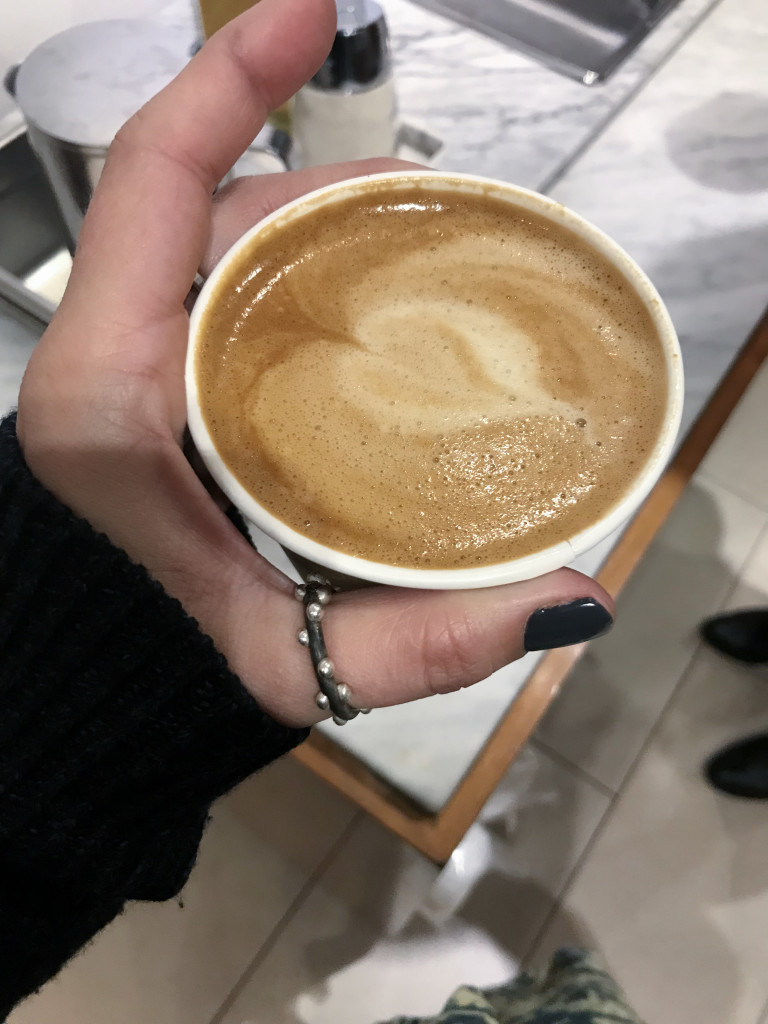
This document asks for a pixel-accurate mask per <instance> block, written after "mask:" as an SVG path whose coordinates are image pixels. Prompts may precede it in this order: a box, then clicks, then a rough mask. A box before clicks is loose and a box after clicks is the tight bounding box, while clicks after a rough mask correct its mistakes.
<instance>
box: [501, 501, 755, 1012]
mask: <svg viewBox="0 0 768 1024" xmlns="http://www.w3.org/2000/svg"><path fill="white" fill-rule="evenodd" d="M724 490H725V488H724ZM766 533H768V524H766V525H765V526H763V527H762V529H761V530H760V532H759V533H758V535H757V539H756V540H755V542H754V543H753V544H752V546H751V547H750V549H749V551H748V552H747V554H746V555H745V556H744V558H743V560H742V562H741V564H740V566H739V569H738V572H736V573H735V574H734V578H733V582H732V583H731V586H730V587H728V589H727V591H726V594H725V596H724V597H723V600H722V601H721V603H720V604H719V605H718V607H717V610H716V612H715V614H717V612H718V611H720V610H721V609H722V608H723V607H724V606H725V604H726V603H727V602H728V599H729V597H730V596H731V594H733V592H734V591H735V590H736V588H737V587H738V586H739V583H740V582H741V577H742V575H743V573H744V569H745V568H746V566H747V564H748V563H749V561H750V560H751V558H752V556H753V555H754V553H755V552H756V551H757V549H758V547H759V545H760V543H761V541H762V539H763V535H764V534H766ZM702 650H704V641H703V640H699V642H698V643H697V644H696V645H695V647H694V648H693V652H692V654H691V657H690V658H689V659H688V663H687V664H686V666H685V668H684V669H683V671H682V672H681V673H680V677H679V678H678V680H677V682H676V683H675V685H674V687H673V688H672V692H671V693H670V695H669V697H668V698H667V700H666V701H665V703H664V706H663V707H662V709H661V711H660V712H659V714H658V716H657V718H656V721H655V722H654V723H653V725H652V726H651V729H650V730H649V732H648V735H647V736H646V738H645V740H644V742H643V745H642V746H641V748H640V750H639V751H638V753H637V755H636V756H635V758H634V760H633V761H632V763H631V765H630V766H629V768H628V770H627V772H626V773H625V775H624V778H623V779H622V780H621V784H620V786H619V788H618V790H617V791H616V793H615V794H613V796H612V797H611V800H610V803H609V804H608V806H607V807H606V809H605V813H604V814H603V816H602V817H601V818H600V821H599V822H598V823H597V825H596V826H595V829H594V831H593V833H592V835H591V836H590V837H589V839H588V840H587V843H586V845H585V847H584V849H583V851H582V853H581V856H580V857H578V858H577V860H576V863H575V864H574V866H573V868H572V869H571V871H570V872H569V873H568V876H567V878H566V879H565V882H564V883H563V885H562V887H561V889H560V892H559V893H558V895H557V897H556V898H555V900H554V902H553V904H552V906H551V908H550V910H549V912H548V914H547V915H546V917H545V918H544V921H543V923H542V925H541V927H540V928H539V930H538V931H537V932H536V935H535V937H534V939H533V941H532V942H531V944H530V946H529V947H528V952H527V953H526V954H525V955H524V956H523V957H522V959H521V966H523V967H527V966H529V964H530V961H531V958H532V957H534V956H535V955H536V952H537V950H538V948H539V947H540V945H541V942H542V940H543V938H544V936H545V934H546V932H547V929H548V928H549V925H550V924H551V923H552V921H553V920H554V918H555V915H556V914H557V912H558V911H559V909H560V907H561V906H562V903H563V900H564V899H565V898H566V897H567V895H568V893H569V892H570V890H571V888H572V887H573V884H574V882H575V881H576V878H577V876H578V874H579V872H580V871H581V869H582V868H583V867H584V865H585V864H586V861H587V857H588V856H589V855H590V854H591V852H592V849H593V847H594V846H595V844H596V842H597V840H598V839H599V838H600V836H601V835H602V834H603V833H604V831H605V829H606V828H607V827H608V824H609V821H610V819H611V818H612V817H613V811H614V808H615V807H616V804H617V803H618V801H619V799H620V797H621V796H622V794H623V792H624V790H625V789H626V787H627V785H628V783H629V782H630V781H631V780H632V778H633V777H634V775H635V774H636V773H637V771H638V769H639V767H640V763H641V761H642V760H643V758H644V757H645V754H646V753H647V751H648V748H649V747H650V745H651V743H652V742H653V740H654V739H655V738H656V736H657V735H658V732H659V729H660V728H661V724H662V721H663V720H664V718H665V717H666V714H667V712H668V711H669V709H670V708H671V707H672V706H673V704H674V702H675V701H676V699H677V697H678V694H679V693H680V691H681V689H682V688H683V686H684V685H685V683H686V681H687V679H688V677H689V676H690V674H691V672H692V671H693V666H694V664H695V662H696V659H697V657H698V655H699V654H700V653H701V651H702ZM564 760H567V759H564ZM584 774H585V775H587V777H590V776H589V775H588V773H587V772H584ZM764 1011H768V1002H767V1003H766V1005H765V1007H764ZM756 1024H768V1015H766V1014H765V1012H764V1015H763V1017H758V1019H757V1021H756Z"/></svg>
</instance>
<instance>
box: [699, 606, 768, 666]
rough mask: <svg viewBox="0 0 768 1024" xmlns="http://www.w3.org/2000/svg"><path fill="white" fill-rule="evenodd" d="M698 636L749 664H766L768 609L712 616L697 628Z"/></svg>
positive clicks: (767, 654)
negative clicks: (698, 630) (699, 633)
mask: <svg viewBox="0 0 768 1024" xmlns="http://www.w3.org/2000/svg"><path fill="white" fill-rule="evenodd" d="M700 630H701V635H702V636H703V637H704V639H705V640H706V641H707V643H708V644H710V645H711V646H712V647H714V648H715V650H716V651H720V652H721V653H722V654H728V655H730V657H731V658H737V659H738V660H739V661H744V662H746V663H747V664H749V665H759V664H760V663H761V662H766V663H768V608H747V609H746V610H744V611H741V612H730V613H728V614H727V615H715V616H714V618H712V619H705V620H704V622H702V624H701V626H700Z"/></svg>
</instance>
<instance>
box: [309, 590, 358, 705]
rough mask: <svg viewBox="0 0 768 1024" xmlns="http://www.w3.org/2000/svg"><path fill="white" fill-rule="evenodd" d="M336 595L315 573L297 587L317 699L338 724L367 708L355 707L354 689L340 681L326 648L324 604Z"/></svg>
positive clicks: (318, 703)
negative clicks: (301, 605) (316, 689)
mask: <svg viewBox="0 0 768 1024" xmlns="http://www.w3.org/2000/svg"><path fill="white" fill-rule="evenodd" d="M332 597H333V588H332V587H331V585H330V583H329V582H328V580H326V579H323V577H322V576H320V575H318V574H316V573H312V574H310V575H309V576H308V577H307V582H306V583H304V584H302V585H300V586H298V587H297V588H296V598H297V599H298V600H299V601H301V602H302V603H303V605H304V629H302V630H301V631H300V632H299V635H298V637H297V639H298V641H299V643H300V644H301V645H302V647H307V648H309V654H310V657H311V658H312V667H313V668H314V670H315V676H316V678H317V684H318V686H319V687H320V691H319V693H318V694H317V698H316V703H317V706H318V707H319V708H320V710H321V711H330V712H331V714H332V716H333V720H334V722H335V723H336V725H346V723H347V722H350V721H351V720H352V719H353V718H357V716H358V715H359V714H363V715H367V714H368V711H369V709H368V708H356V707H355V706H354V705H353V703H352V691H351V690H350V688H349V687H348V686H347V684H346V683H339V682H337V681H336V678H335V676H334V665H333V662H332V661H331V659H330V658H329V657H328V652H327V650H326V649H325V638H324V637H323V627H322V625H321V621H322V618H323V615H324V614H325V606H326V605H327V604H329V603H330V600H331V598H332Z"/></svg>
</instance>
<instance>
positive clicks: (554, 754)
mask: <svg viewBox="0 0 768 1024" xmlns="http://www.w3.org/2000/svg"><path fill="white" fill-rule="evenodd" d="M566 685H567V683H566ZM529 743H530V744H531V745H532V746H534V747H537V748H538V749H539V750H540V751H541V752H542V753H543V754H546V756H547V757H549V758H551V759H552V760H553V761H555V762H556V763H557V764H559V765H560V767H561V768H564V769H566V770H567V771H569V772H571V774H572V775H575V776H577V778H580V779H581V780H582V782H587V783H589V785H591V786H592V787H593V788H594V789H596V790H598V791H599V792H600V793H602V795H603V796H607V797H608V799H609V800H612V799H613V798H614V797H615V796H617V795H618V793H617V790H615V789H611V787H610V786H607V785H606V784H605V783H604V782H601V781H600V779H597V778H595V776H594V775H590V773H589V772H588V771H587V770H586V768H582V767H581V765H579V764H576V762H575V761H571V760H570V759H569V758H567V757H566V756H565V754H561V753H560V751H559V750H556V749H555V748H554V747H552V746H550V745H549V743H547V742H546V741H545V740H541V739H539V737H538V736H532V737H531V739H530V740H529Z"/></svg>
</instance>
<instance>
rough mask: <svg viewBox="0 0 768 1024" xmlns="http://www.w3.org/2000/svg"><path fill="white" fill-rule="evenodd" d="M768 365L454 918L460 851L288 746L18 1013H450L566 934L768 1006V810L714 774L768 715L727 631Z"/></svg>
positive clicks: (762, 460) (669, 1006)
mask: <svg viewBox="0 0 768 1024" xmlns="http://www.w3.org/2000/svg"><path fill="white" fill-rule="evenodd" d="M766 437H768V364H766V366H764V368H763V370H762V371H761V372H760V374H759V375H758V377H757V378H756V379H755V381H754V382H753V384H752V386H751V388H750V390H749V392H748V393H747V395H746V396H745V398H744V400H743V401H742V403H741V405H740V406H739V408H738V409H737V411H736V412H735V414H734V415H733V416H732V417H731V420H730V421H729V424H728V425H727V427H726V430H725V431H724V433H723V435H722V436H721V438H720V439H719V440H718V442H717V444H716V445H715V447H714V448H713V450H712V452H711V453H710V455H709V456H708V458H707V459H706V461H705V463H704V464H703V466H702V468H701V471H700V472H699V474H698V475H697V477H696V479H695V480H694V482H693V483H692V485H691V487H690V488H689V490H688V492H687V493H686V495H685V496H684V497H683V499H682V500H681V501H680V503H679V505H678V507H677V508H676V510H675V511H674V513H673V515H672V516H671V518H670V520H669V522H668V524H667V525H666V526H665V528H664V530H663V531H662V532H661V534H660V535H659V537H658V538H657V540H656V542H655V543H654V545H653V548H652V550H651V551H650V553H649V554H648V556H647V558H646V559H645V561H644V563H643V565H642V566H641V567H640V569H639V570H638V572H637V573H636V575H635V577H634V578H633V580H632V582H631V584H630V586H629V587H628V588H627V590H626V592H625V594H624V595H623V596H622V599H621V601H620V605H619V621H618V624H617V626H616V628H615V629H614V631H613V633H611V634H610V635H609V636H608V637H607V638H605V639H604V640H602V641H601V642H600V643H599V644H595V645H594V646H593V648H592V651H591V652H590V654H589V655H588V657H587V658H585V659H584V661H583V662H582V663H581V665H580V666H579V667H578V669H577V670H576V672H575V673H574V674H573V677H572V679H571V680H570V682H569V684H568V686H567V687H566V688H565V691H564V693H563V695H562V697H561V698H560V700H559V701H558V703H557V705H556V706H555V707H554V708H553V709H552V711H551V713H550V714H549V715H548V717H547V719H546V720H545V721H544V722H543V723H542V724H541V727H540V729H539V730H538V734H537V737H536V738H535V740H534V741H533V742H532V743H531V744H530V745H529V748H528V750H527V752H526V754H525V755H524V757H523V758H522V759H521V761H520V762H518V764H517V765H516V766H514V767H513V769H512V772H511V774H510V777H509V779H508V780H507V783H506V784H507V786H512V787H517V789H518V791H519V792H520V793H521V794H522V796H521V799H520V806H519V808H518V812H517V815H516V818H515V820H514V821H508V822H507V823H506V828H505V827H503V825H504V823H503V822H499V823H496V824H494V825H493V826H492V827H491V831H490V836H491V850H490V855H491V861H490V866H489V869H488V871H487V872H486V873H485V874H484V875H483V876H482V878H481V879H480V881H479V882H478V884H477V885H476V886H475V888H474V890H473V891H472V893H471V895H470V896H469V898H468V899H467V901H466V903H465V904H464V905H463V906H462V907H461V908H460V909H459V910H458V911H457V912H456V913H455V914H454V915H453V917H451V918H450V919H449V920H448V922H447V923H445V924H442V925H436V924H435V923H434V921H430V920H428V919H427V918H425V917H424V916H420V915H416V916H409V915H410V912H411V911H412V910H413V908H414V906H416V905H417V904H418V903H419V901H420V900H422V899H423V896H424V894H425V892H426V891H427V890H428V888H429V886H430V884H431V883H432V881H433V879H434V869H433V868H432V867H431V865H429V864H427V863H426V862H425V861H424V860H423V859H422V858H421V857H420V856H418V855H417V854H415V853H414V852H413V851H412V850H410V849H409V848H408V847H407V846H405V845H404V844H403V843H401V842H400V841H398V840H396V839H394V838H393V837H392V836H391V835H390V834H389V833H387V832H385V831H384V830H383V829H382V828H380V827H379V826H378V825H377V824H376V823H375V822H373V821H371V820H370V819H368V818H367V817H366V816H364V815H363V814H361V813H359V812H357V811H356V810H355V809H354V808H353V807H352V806H351V805H350V804H348V803H347V802H346V801H345V800H343V799H342V798H341V797H340V796H338V795H337V794H335V793H334V792H333V791H331V790H330V789H328V788H326V787H325V786H324V785H323V784H321V783H320V782H319V781H317V780H316V779H315V778H314V777H313V776H311V775H310V774H308V773H307V772H306V771H305V770H304V769H302V768H301V767H300V766H298V765H297V764H296V763H294V762H292V761H290V760H286V761H284V762H281V763H280V764H278V765H274V766H272V767H271V768H270V769H269V770H268V771H266V772H265V773H263V774H262V775H260V776H259V777H258V778H256V779H254V780H251V781H250V782H248V783H246V784H245V785H244V786H242V787H241V788H240V789H239V790H238V791H237V792H236V793H234V794H232V795H231V796H230V797H228V798H227V799H225V800H224V801H222V802H221V803H220V804H219V805H218V806H217V807H216V808H215V810H214V818H213V824H212V826H211V827H210V829H209V831H208V833H207V835H206V838H205V842H204V846H203V850H202V853H201V857H200V863H199V864H198V867H197V869H196V871H195V873H194V874H193V877H192V880H191V882H190V883H189V885H188V887H187V890H186V891H185V893H184V906H183V909H182V908H180V907H179V906H177V905H176V904H171V905H167V906H151V907H133V908H131V909H130V910H129V911H128V912H127V913H126V914H125V915H124V916H123V917H122V918H121V919H120V920H119V921H117V922H116V923H115V924H113V925H112V926H111V928H109V929H108V930H107V932H106V933H105V934H104V935H102V936H101V937H100V938H99V939H97V941H96V942H94V943H93V945H92V946H91V947H90V948H89V949H88V950H87V951H86V952H85V953H84V954H82V955H81V956H80V957H79V958H78V959H77V960H76V961H75V962H74V963H73V964H71V965H70V966H69V967H68V968H67V969H66V970H65V971H64V972H63V974H62V975H61V977H60V978H59V979H58V980H57V981H56V982H54V983H53V984H51V985H49V986H48V987H47V988H46V989H44V990H43V991H42V992H41V993H40V994H39V995H38V996H36V997H35V998H33V999H31V1000H29V1001H28V1002H27V1003H26V1004H24V1005H23V1006H22V1007H21V1008H20V1009H19V1010H18V1011H17V1012H16V1013H15V1014H14V1015H12V1017H11V1024H46V1022H48V1021H51V1022H53V1021H56V1024H75V1022H77V1024H97V1022H98V1024H103V1022H109V1024H128V1022H132V1024H133V1022H136V1021H149V1022H151V1024H208V1022H213V1024H245V1022H258V1024H266V1022H269V1024H330V1022H333V1024H347V1022H349V1024H364V1022H372V1021H376V1020H382V1019H386V1018H387V1017H390V1016H394V1015H395V1014H397V1013H411V1014H415V1013H425V1014H426V1013H429V1012H434V1011H435V1010H437V1009H438V1008H439V1006H440V1004H441V1002H442V1001H443V1000H444V998H445V997H446V996H447V995H448V993H449V992H450V991H451V989H452V988H453V987H454V986H455V985H456V984H458V983H459V982H462V981H468V982H474V983H479V984H483V983H488V984H490V983H495V982H499V981H502V980H504V979H505V978H507V977H509V976H510V975H511V974H512V973H514V971H515V970H516V969H517V967H518V965H519V963H520V962H521V961H529V962H533V963H537V962H541V961H542V960H543V958H544V957H545V956H546V955H547V954H548V953H549V952H551V951H552V950H553V949H554V948H555V947H556V946H557V945H558V944H560V943H563V942H571V943H572V942H577V943H579V944H581V945H585V946H588V947H590V948H593V949H596V950H598V951H599V952H600V953H601V954H602V956H603V957H604V959H605V960H606V961H607V963H608V965H609V966H610V968H611V969H612V971H613V972H614V974H615V976H616V977H617V978H618V980H619V981H620V982H621V984H622V985H623V986H624V987H625V989H626V991H627V992H628V994H629V997H630V1000H631V1001H632V1002H633V1003H634V1005H635V1006H636V1008H637V1010H638V1012H639V1013H640V1014H641V1015H642V1016H644V1017H645V1018H646V1019H647V1020H648V1021H649V1022H653V1024H726V1022H727V1024H768V853H767V852H766V851H768V806H766V804H764V803H750V802H748V801H739V800H734V799H729V798H726V797H721V796H719V795H717V794H715V793H714V792H713V791H712V790H710V789H709V788H708V787H707V786H706V785H705V784H704V782H703V781H702V778H701V773H700V767H701V763H702V760H703V759H704V758H705V757H706V755H707V754H708V753H710V752H711V751H712V750H714V749H715V748H717V747H718V746H719V745H721V744H722V743H724V742H726V741H727V740H729V739H731V738H733V737H737V736H740V735H742V734H744V733H747V732H749V731H753V730H756V729H760V728H768V672H766V671H765V670H762V669H751V670H747V669H743V668H741V667H739V666H738V665H735V664H730V663H727V662H726V661H724V660H723V659H722V658H719V657H717V656H716V655H714V654H713V653H711V652H710V651H708V650H706V649H704V648H702V646H701V645H700V644H699V642H698V639H697V636H696V630H695V627H696V624H697V622H698V621H699V620H700V619H701V618H702V617H703V616H705V615H708V614H711V613H713V612H715V611H716V610H718V609H720V608H725V607H739V606H743V605H753V604H768V445H767V444H766Z"/></svg>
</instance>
